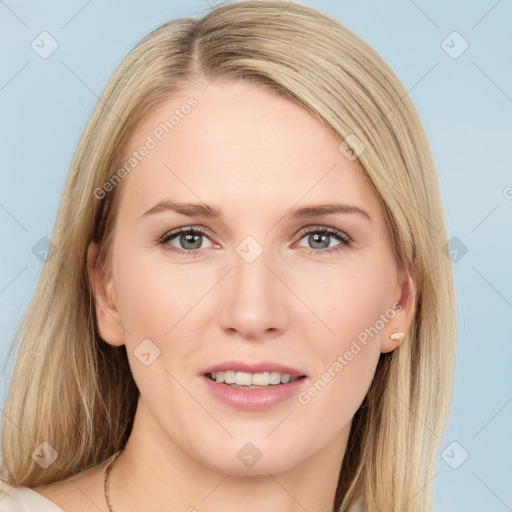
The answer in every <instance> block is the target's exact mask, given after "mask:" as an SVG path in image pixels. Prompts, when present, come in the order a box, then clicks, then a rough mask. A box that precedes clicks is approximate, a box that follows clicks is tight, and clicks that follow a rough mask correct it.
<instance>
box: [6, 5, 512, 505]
mask: <svg viewBox="0 0 512 512" xmlns="http://www.w3.org/2000/svg"><path fill="white" fill-rule="evenodd" d="M300 3H306V4H308V5H311V6H313V7H316V8H318V9H320V10H322V11H324V12H325V13H327V14H330V15H331V16H333V17H335V18H336V19H338V20H339V21H340V22H342V23H343V24H345V25H346V26H347V27H349V28H350V29H351V30H353V31H354V32H355V33H357V34H358V35H359V36H361V37H362V38H363V39H365V40H366V41H368V42H369V43H370V44H371V45H372V46H373V47H374V48H375V49H376V50H377V51H378V52H379V53H380V54H381V55H382V56H383V57H384V58H385V59H386V60H387V61H388V62H389V64H390V65H391V66H392V68H393V69H394V70H395V72H396V73H397V74H398V76H399V77H400V78H401V80H402V81H403V83H404V85H405V86H406V88H407V89H411V92H410V94H411V97H412V99H413V100H414V102H415V104H416V106H417V108H418V110H419V112H420V115H421V116H422V119H423V122H424V125H425V128H426V131H427V134H428V136H429V139H430V141H431V145H432V150H433V153H434V157H435V160H436V162H437V165H438V172H439V178H440V184H441V189H442V195H443V201H444V205H445V210H446V215H447V222H448V228H449V232H450V236H454V237H457V238H458V239H460V240H461V241H462V243H463V244H464V245H465V246H466V247H467V250H468V251H467V253H466V254H465V255H464V256H463V257H462V258H461V259H460V260H459V261H458V262H456V263H455V271H456V279H457V287H458V294H459V329H460V340H459V344H460V347H459V357H458V368H457V374H456V383H457V384H456V394H455V404H454V410H453V414H452V419H451V423H450V427H449V431H448V433H447V435H446V437H445V439H444V440H443V448H445V447H448V446H449V445H450V444H451V443H452V442H456V443H458V444H457V445H455V448H454V449H453V451H452V448H453V445H452V447H450V448H449V449H448V451H447V455H448V457H446V460H448V461H450V463H451V464H452V465H453V464H454V462H458V461H460V457H461V456H462V455H463V453H464V452H463V451H462V450H465V451H467V453H468V454H469V457H468V459H467V460H466V461H464V463H463V464H461V465H460V467H458V469H453V468H452V467H450V465H449V464H448V463H447V462H446V461H445V459H443V458H442V457H440V460H439V468H438V469H439V471H438V474H437V479H436V483H435V486H436V487H435V504H436V507H435V510H436V511H439V512H441V511H447V512H448V511H449V512H482V511H486V512H487V511H496V512H500V511H505V510H511V507H512V441H511V434H512V377H511V370H510V368H511V362H512V339H511V338H512V336H511V331H512V329H511V328H512V286H511V285H512V271H511V267H512V265H511V261H512V260H511V255H512V236H511V224H512V223H511V220H512V200H511V199H510V198H511V197H512V189H510V188H509V189H507V188H506V187H512V172H511V162H512V123H511V120H512V64H511V63H512V58H511V57H512V55H511V54H512V50H511V48H512V4H511V2H510V1H506V0H501V1H498V2H497V1H495V0H492V1H479V2H462V1H459V2H453V1H452V2H446V1H440V0H437V1H430V2H427V1H421V2H420V1H419V0H418V1H416V2H414V3H413V2H412V1H406V0H405V1H393V2H382V1H381V2H377V1H373V2H369V1H334V0H323V1H309V2H300ZM208 7H209V5H208V3H205V2H200V1H191V2H187V3H186V4H184V3H183V2H176V1H164V0H161V1H144V2H142V1H139V2H128V1H104V0H102V1H100V0H92V1H90V2H87V1H86V0H83V1H80V2H76V1H69V0H66V1H59V2H57V1H45V2H40V1H37V2H36V1H34V2H29V1H25V0H17V1H15V0H5V1H0V34H1V65H0V109H1V111H0V112H1V118H0V119H1V122H0V130H1V132H0V155H1V187H0V226H1V233H2V239H1V252H0V255H1V260H0V311H1V316H0V333H1V338H0V356H1V358H2V360H3V359H4V358H5V354H6V350H7V346H8V344H9V342H10V338H11V336H12V334H13V331H14V327H15V325H16V323H17V322H18V320H19V318H20V316H21V314H22V312H23V310H24V309H25V307H26V306H27V305H28V302H29V300H30V298H31V295H32V293H33V291H34V289H35V285H36V282H37V279H38V276H39V274H40V271H41V268H42V263H41V262H40V261H39V259H37V258H36V257H35V256H34V254H33V253H32V247H33V246H34V244H36V243H37V242H38V241H39V240H40V239H41V238H43V237H50V235H51V232H52V228H53V224H54V220H55V215H56V212H57V206H58V203H59V200H60V194H61V191H62V186H63V183H64V179H65V176H66V173H67V169H68V166H69V164H70V161H71V158H72V154H73V151H74V148H75V146H76V144H77V142H78V138H79V136H80V133H81V131H82V129H83V126H84V124H85V122H86V120H87V118H88V116H89V115H90V113H91V111H92V108H93V106H94V104H95V103H96V101H97V96H99V95H100V93H101V91H102V89H103V87H104V85H105V83H106V81H107V79H108V78H109V76H110V75H111V74H112V72H113V71H114V69H115V68H116V66H117V65H118V64H119V62H120V61H121V59H122V58H123V57H124V56H125V55H126V54H127V53H128V51H129V50H130V49H131V48H132V47H133V45H134V44H135V43H136V42H137V41H138V40H140V38H141V37H142V36H144V35H145V34H147V33H148V32H149V31H151V30H152V29H153V28H155V27H156V26H157V25H159V24H161V23H163V22H165V21H167V20H168V19H170V18H174V17H183V16H192V17H198V16H199V15H200V14H202V13H204V12H205V11H206V10H207V9H208ZM43 31H47V32H49V33H50V34H51V35H52V36H53V37H54V38H55V39H56V40H57V41H58V44H59V47H58V49H57V51H56V52H55V53H54V54H53V55H51V56H50V57H49V58H48V59H46V60H45V59H42V58H41V57H39V55H37V54H36V53H35V52H34V51H33V50H32V48H31V42H32V41H33V40H34V39H35V38H36V36H38V35H39V34H40V33H41V32H43ZM453 31H457V32H459V33H460V35H461V36H462V37H463V38H464V39H465V40H466V41H467V42H468V44H469V47H468V49H467V50H466V51H465V52H464V53H463V54H462V55H460V57H458V58H457V59H453V58H451V57H450V56H449V55H448V54H447V53H446V52H445V51H444V50H443V48H442V47H441V43H442V41H443V40H444V39H445V38H446V37H447V36H448V35H449V34H451V33H452V32H453ZM448 41H450V40H448ZM449 44H452V43H449ZM453 44H454V45H455V50H456V49H457V48H460V46H457V45H458V44H459V43H457V42H456V43H453ZM507 190H508V191H509V194H508V199H507V197H506V196H507V193H506V192H507ZM441 338H442V333H440V339H441ZM8 377H9V372H7V374H6V375H3V376H2V381H1V389H0V405H3V403H4V400H5V392H6V389H7V385H8ZM450 456H451V457H450ZM390 470H392V468H390Z"/></svg>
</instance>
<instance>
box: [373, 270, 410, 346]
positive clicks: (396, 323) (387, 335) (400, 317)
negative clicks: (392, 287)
mask: <svg viewBox="0 0 512 512" xmlns="http://www.w3.org/2000/svg"><path fill="white" fill-rule="evenodd" d="M416 285H417V283H416V276H415V273H414V272H413V271H402V272H400V273H399V277H398V282H397V291H396V294H397V295H396V296H397V299H396V301H395V302H396V304H397V306H399V307H397V308H395V311H396V312H395V316H394V317H393V319H392V320H391V321H390V322H389V323H388V324H387V325H386V327H385V329H384V331H383V333H382V341H381V352H382V353H387V352H391V351H393V350H395V349H396V348H397V347H398V346H400V344H401V343H403V341H404V339H406V338H407V334H408V332H409V330H410V329H411V326H412V322H413V320H414V316H415V312H416V302H417V298H416Z"/></svg>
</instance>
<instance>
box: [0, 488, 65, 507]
mask: <svg viewBox="0 0 512 512" xmlns="http://www.w3.org/2000/svg"><path fill="white" fill-rule="evenodd" d="M0 512H63V511H62V509H60V508H59V507H58V506H57V505H55V503H52V502H51V501H50V500H47V499H46V498H44V497H43V496H41V495H40V494H38V493H37V492H36V491H34V490H32V489H30V488H28V487H13V486H11V485H8V484H6V483H5V482H4V481H3V480H0Z"/></svg>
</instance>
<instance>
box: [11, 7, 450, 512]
mask: <svg viewBox="0 0 512 512" xmlns="http://www.w3.org/2000/svg"><path fill="white" fill-rule="evenodd" d="M217 78H227V79H229V78H231V79H236V80H246V81H249V82H251V83H253V84H259V85H260V86H261V87H263V88H266V89H267V90H271V91H273V92H275V93H277V94H280V95H282V96H283V97H285V98H288V99H290V100H292V101H294V102H296V104H297V105H300V106H301V107H303V108H305V109H307V110H308V111H309V112H311V113H312V114H313V115H315V116H316V117H317V118H318V119H320V120H321V122H322V123H323V125H324V126H325V127H326V128H327V129H329V130H332V132H333V133H334V134H336V135H337V136H338V137H339V139H340V141H346V147H347V148H349V149H350V147H351V145H350V141H354V140H355V141H358V144H359V146H360V147H362V148H364V150H363V151H362V152H361V153H360V154H359V151H357V152H355V153H354V152H353V153H352V154H353V155H357V157H356V158H355V160H354V161H355V162H356V164H357V165H358V166H359V167H360V169H361V170H362V172H363V174H364V176H365V177H366V178H367V180H368V182H369V183H370V185H371V186H372V188H373V190H374V191H375V193H376V194H377V197H378V198H379V199H380V201H381V203H382V205H383V207H384V211H385V216H386V221H387V225H388V227H389V231H390V233H391V237H392V242H393V248H394V253H395V258H396V261H397V262H398V264H399V265H400V266H402V267H404V268H409V269H411V270H412V271H414V273H415V275H416V278H417V288H416V293H417V301H416V310H415V317H414V321H413V325H412V327H411V329H410V330H409V332H408V334H407V336H406V338H405V340H404V341H403V342H402V344H401V345H400V347H399V348H398V349H396V350H394V351H392V352H390V353H386V354H381V356H380V360H379V362H378V365H377V369H376V372H375V376H374V379H373V381H372V384H371V385H370V388H369V390H368V393H367V395H366V397H365V399H364V401H363V402H362V404H361V406H360V408H359V409H358V411H357V412H356V414H355V416H354V418H353V422H352V427H351V431H350V436H349V440H348V447H347V450H346V453H345V455H344V458H343V461H342V465H341V471H340V475H339V479H338V487H337V491H336V497H335V502H334V504H333V510H334V511H336V512H345V511H348V510H352V508H353V507H355V506H358V507H359V509H360V510H361V511H364V512H370V511H381V512H385V511H396V510H401V511H402V512H413V511H414V512H417V511H418V510H421V511H425V510H430V507H431V500H432V496H431V495H432V483H433V477H434V475H435V472H436V463H437V455H438V450H439V448H440V443H441V440H442V437H443V433H444V430H445V428H446V423H447V418H448V416H449V412H450V407H451V399H452V387H453V382H452V380H453V371H454V361H455V345H456V341H455V340H456V320H455V311H456V298H455V291H454V279H453V269H452V264H451V261H450V259H449V257H448V256H447V254H446V251H445V250H444V247H445V244H446V243H447V232H446V227H445V220H444V212H443V207H442V202H441V195H440V191H439V186H438V180H437V174H436V169H435V164H434V161H433V158H432V154H431V150H430V147H429V143H428V140H427V138H426V135H425V132H424V129H423V126H422V123H421V120H420V118H419V116H418V113H417V111H416V109H415V107H414V105H413V103H412V101H411V100H410V98H409V96H408V94H407V91H406V89H405V88H404V86H403V85H402V83H401V82H400V80H399V79H398V78H397V76H396V75H395V74H394V72H393V71H392V70H391V69H390V67H389V66H388V65H387V64H386V63H385V62H384V61H383V59H382V58H381V57H380V56H379V55H378V54H377V52H376V51H375V50H373V48H371V47H370V46H369V45H368V44H367V43H365V42H364V41H362V40H361V39H360V38H359V37H357V36H356V35H355V34H354V33H353V32H351V31H350V30H348V29H347V28H346V27H344V26H343V25H342V24H340V23H339V22H338V21H336V20H334V19H332V18H330V17H329V16H327V15H325V14H323V13H321V12H318V11H317V10H315V9H313V8H310V7H306V6H302V5H297V4H295V3H287V2H284V1H281V0H248V1H246V0H242V1H237V2H234V3H229V4H223V5H220V6H218V7H216V8H214V9H212V10H210V12H208V13H206V14H205V15H204V16H203V17H201V18H200V19H192V18H183V19H177V20H172V21H170V22H168V23H165V24H164V25H162V26H160V27H158V28H157V29H156V30H154V31H152V32H151V33H150V34H149V35H147V36H146V37H145V38H144V39H143V40H142V41H141V42H140V43H138V44H137V45H136V46H135V48H134V49H133V50H132V51H131V52H130V53H129V54H128V55H127V56H126V58H125V59H124V60H123V62H122V63H121V64H120V66H119V67H118V69H117V70H116V71H115V73H114V75H113V76H112V78H111V79H110V80H109V82H108V84H107V85H106V87H105V90H104V92H103V94H102V96H101V98H100V101H99V102H98V104H97V105H96V108H95V109H94V112H93V113H92V115H91V118H90V119H89V121H88V123H87V126H86V128H85V130H84V132H83V134H82V137H81V139H80V142H79V144H78V147H77V150H76V153H75V155H74V158H73V161H72V163H71V167H70V170H69V174H68V177H67V180H66V183H65V187H64V191H63V195H62V199H61V203H60V207H59V212H58V216H57V219H56V223H55V227H54V231H53V235H52V240H51V241H52V247H51V249H50V252H49V255H48V257H47V260H46V262H45V265H44V267H43V270H42V274H41V277H40V280H39V283H38V287H37V290H36V292H35V295H34V297H33V300H32V301H31V303H30V306H29V308H28V309H27V311H26V313H25V315H24V316H23V318H22V320H21V321H20V324H19V326H18V328H17V330H16V333H15V337H14V340H13V344H12V346H11V352H12V351H13V350H14V349H16V348H17V349H18V353H17V356H16V363H15V366H14V371H13V377H12V383H11V386H10V389H9V393H8V397H7V401H6V407H5V410H4V415H3V432H2V467H1V471H2V473H1V476H2V478H3V479H4V480H5V481H6V482H7V483H9V484H11V485H23V486H27V487H33V486H36V485H39V484H45V483H52V482H56V481H59V480H63V479H65V478H69V477H71V476H73V475H75V474H78V473H80V472H82V471H85V470H86V469H88V468H90V467H92V466H95V465H97V464H99V463H101V462H103V461H105V460H106V459H107V458H108V457H110V456H111V455H112V454H113V453H115V452H116V451H118V450H119V449H121V448H122V447H123V446H124V444H125V443H126V441H127V438H128V436H129V434H130V431H131V428H132V424H133V419H134V414H135V410H136V406H137V400H138V389H137V386H136V385H135V382H134V380H133V377H132V375H131V372H130V367H129V365H128V359H127V356H126V349H125V347H124V346H123V347H113V346H111V345H109V344H107V343H105V342H104V341H103V340H102V339H101V338H100V336H99V335H98V331H97V325H96V319H95V313H94V307H93V306H94V304H93V300H94V299H93V296H92V294H91V288H90V284H89V280H88V273H87V261H86V255H87V247H88V244H89V243H90V242H91V241H96V242H98V243H99V244H100V247H101V249H102V251H101V259H102V261H105V262H108V255H109V243H110V241H111V239H112V232H113V230H114V228H115V220H116V201H115V199H116V197H117V196H118V193H119V190H118V189H119V187H116V188H114V190H113V191H112V192H110V193H108V194H103V196H102V197H101V198H100V199H98V198H97V196H98V194H95V191H97V190H99V189H101V188H102V187H103V185H104V184H105V183H106V182H108V181H109V180H111V179H112V177H113V176H114V175H115V173H116V170H118V168H119V166H120V165H121V156H122V152H123V150H124V148H125V147H126V143H127V140H128V137H129V136H130V134H131V133H132V132H133V130H134V128H135V126H136V125H137V123H138V122H139V121H140V120H141V119H142V118H143V117H144V116H145V115H146V114H147V113H148V112H149V111H150V110H151V109H152V108H154V107H155V105H157V104H159V103H161V102H162V101H165V100H166V99H168V98H169V97H170V96H172V95H173V94H175V93H177V92H179V91H180V92H181V91H183V90H184V89H185V88H186V87H187V85H191V84H193V83H194V81H195V80H197V79H201V80H203V81H204V79H206V80H207V81H213V80H215V79H217ZM352 146H353V145H352ZM352 149H354V148H353V147H352ZM43 442H46V443H49V444H50V445H51V447H53V449H54V450H55V451H56V452H57V454H58V456H57V459H56V460H55V461H54V462H53V464H51V465H50V466H49V467H48V468H46V469H43V468H42V467H41V466H40V465H39V464H37V463H36V462H35V461H34V458H33V457H32V456H31V455H32V453H33V452H34V450H35V449H36V448H37V447H38V446H39V445H40V444H41V443H43ZM340 462H341V461H340Z"/></svg>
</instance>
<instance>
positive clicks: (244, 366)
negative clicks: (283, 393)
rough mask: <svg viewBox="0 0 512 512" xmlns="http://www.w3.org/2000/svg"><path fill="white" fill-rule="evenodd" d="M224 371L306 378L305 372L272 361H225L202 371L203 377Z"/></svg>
mask: <svg viewBox="0 0 512 512" xmlns="http://www.w3.org/2000/svg"><path fill="white" fill-rule="evenodd" d="M225 371H235V372H236V371H238V372H247V373H264V372H280V373H289V374H290V375H291V377H292V378H293V377H297V378H298V377H302V376H306V372H303V371H302V370H298V369H297V368H292V367H291V366H287V365H284V364H280V363H276V362H273V361H261V362H259V363H254V362H253V363H248V362H244V361H226V362H224V363H219V364H215V365H213V366H209V367H208V368H205V369H204V370H203V372H202V373H203V375H206V374H208V373H212V372H225Z"/></svg>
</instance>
